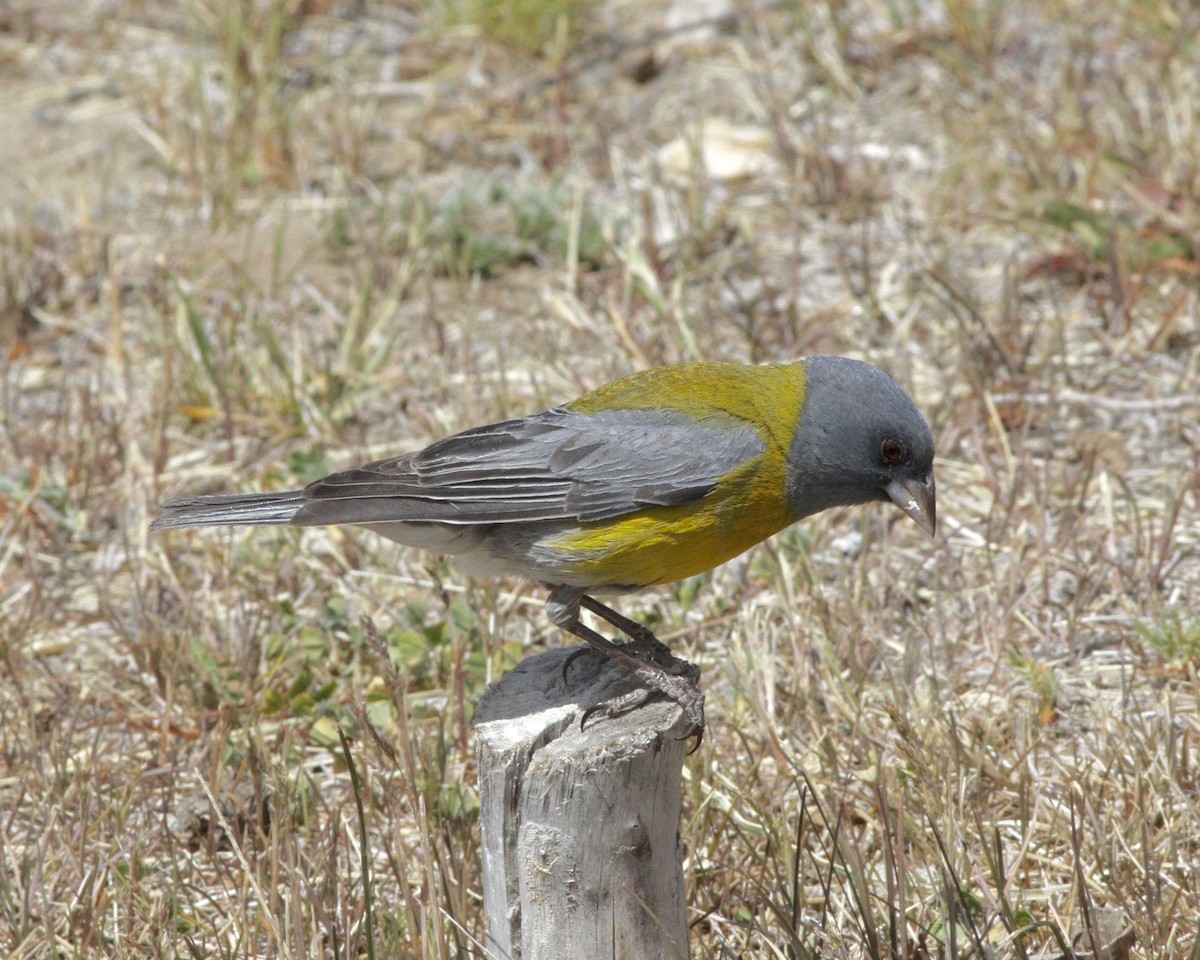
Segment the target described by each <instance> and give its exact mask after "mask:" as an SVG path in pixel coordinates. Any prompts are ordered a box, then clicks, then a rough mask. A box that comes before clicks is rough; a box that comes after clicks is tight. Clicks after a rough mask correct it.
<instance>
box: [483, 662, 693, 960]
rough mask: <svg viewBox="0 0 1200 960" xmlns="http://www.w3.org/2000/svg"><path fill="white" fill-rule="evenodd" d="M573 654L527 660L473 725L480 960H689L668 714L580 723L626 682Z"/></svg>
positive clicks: (615, 669) (609, 667)
mask: <svg viewBox="0 0 1200 960" xmlns="http://www.w3.org/2000/svg"><path fill="white" fill-rule="evenodd" d="M570 653H571V650H569V649H563V650H552V651H550V652H549V653H544V654H540V655H538V656H534V657H529V658H527V659H525V660H523V661H522V662H521V663H520V664H519V665H518V666H517V668H516V669H515V670H513V671H512V672H511V673H509V674H508V675H507V676H506V677H504V678H503V679H502V680H501V681H500V682H498V683H495V684H493V685H492V686H491V687H489V688H488V691H487V693H486V694H485V695H484V697H483V699H482V700H481V701H480V704H479V708H478V710H477V711H476V719H475V726H476V730H477V732H478V750H479V793H480V803H481V822H482V829H483V875H484V876H483V904H484V911H485V912H486V915H487V934H488V944H487V948H488V957H489V960H608V958H617V957H620V958H623V960H624V958H628V960H686V958H687V955H688V945H687V918H686V914H685V912H684V908H685V901H684V889H683V866H682V850H681V847H680V841H679V828H680V804H681V791H680V787H681V777H682V773H683V758H684V754H685V753H686V751H687V749H688V746H689V742H688V741H684V740H679V739H676V738H678V737H679V736H681V735H682V733H683V732H684V730H685V728H686V722H685V721H684V719H683V717H682V711H680V709H679V708H678V707H677V706H676V705H675V704H673V703H668V702H665V701H657V700H656V701H653V702H651V703H648V704H644V705H642V706H641V707H639V708H638V709H636V710H634V711H633V712H631V713H629V714H627V715H626V716H623V717H619V718H615V719H611V718H600V717H596V718H593V719H591V720H589V722H588V726H587V729H586V730H582V731H581V730H580V728H579V719H580V717H581V716H582V713H583V711H584V710H586V709H587V708H588V707H590V706H592V705H593V704H596V703H600V702H602V701H604V700H607V699H608V698H609V697H611V696H613V695H614V694H615V693H621V692H623V691H625V690H628V689H630V686H629V684H630V677H629V674H628V672H627V671H626V670H625V668H624V667H622V666H621V665H620V664H618V663H615V662H613V661H611V660H606V659H603V658H601V657H598V656H595V655H592V654H587V655H584V656H580V657H578V658H576V660H575V661H574V662H573V663H572V664H571V667H570V670H569V673H568V680H567V682H564V680H563V675H562V668H563V661H564V659H565V657H567V656H568V655H569V654H570Z"/></svg>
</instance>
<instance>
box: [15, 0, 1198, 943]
mask: <svg viewBox="0 0 1200 960" xmlns="http://www.w3.org/2000/svg"><path fill="white" fill-rule="evenodd" d="M1198 30H1200V11H1198V10H1197V9H1196V8H1195V6H1193V5H1187V4H1171V3H1161V2H1151V0H1125V2H1120V3H1117V2H1110V3H1087V2H1082V0H1049V2H1029V0H1017V2H1001V0H814V2H806V3H789V2H773V3H769V2H750V0H745V2H740V0H705V2H686V0H675V2H657V3H656V2H651V3H632V2H628V0H605V2H602V0H510V2H500V0H441V2H439V0H412V2H403V0H400V2H393V3H384V2H379V3H375V2H367V0H357V2H356V0H346V2H336V0H192V2H188V3H184V4H174V3H166V2H162V0H130V2H125V3H114V2H110V0H106V2H99V0H81V2H77V3H73V4H66V3H62V2H57V0H50V2H44V3H43V2H27V0H15V2H13V0H10V2H9V3H8V4H6V5H3V6H0V89H2V90H3V91H4V98H3V101H2V102H0V170H2V171H3V174H2V175H0V393H2V396H0V443H2V444H3V446H2V448H0V449H2V452H0V952H3V953H5V954H7V955H10V956H14V957H22V958H35V957H37V958H40V957H60V956H73V957H87V956H105V957H118V958H120V957H147V956H149V957H160V956H161V957H199V956H205V957H230V958H233V957H259V956H262V957H267V956H271V957H275V956H279V957H297V958H299V957H316V956H322V957H325V956H333V957H348V956H359V955H362V954H363V951H364V950H365V949H366V945H367V943H368V940H367V936H366V930H365V917H366V916H367V914H366V912H365V907H366V905H367V904H368V903H370V904H371V905H372V906H373V913H372V920H373V926H372V930H371V933H372V935H373V944H374V948H375V950H377V951H378V953H379V955H386V956H393V957H422V958H424V957H430V958H433V957H437V958H444V957H472V956H479V955H480V948H479V945H478V938H479V937H480V936H482V923H481V917H480V905H479V889H480V887H479V869H480V868H479V863H478V843H477V830H478V824H477V820H476V814H477V798H476V796H475V793H474V785H473V784H474V782H473V776H474V774H473V768H472V765H473V741H472V732H471V717H472V710H473V705H474V704H475V702H476V701H477V699H478V697H479V695H480V693H481V691H482V689H483V687H484V685H485V684H486V683H487V682H488V681H489V680H490V679H492V678H495V677H496V676H498V675H500V674H501V673H502V672H503V671H505V670H506V669H508V668H509V667H510V666H511V665H512V664H513V663H514V662H516V661H517V660H518V659H519V658H520V657H522V656H524V655H525V654H526V653H527V652H529V651H531V650H536V649H541V648H545V647H546V646H552V645H558V644H560V643H562V642H563V638H562V636H561V635H559V634H558V633H557V632H555V631H554V630H552V629H551V628H549V627H548V626H547V624H546V621H545V620H544V618H543V617H542V615H541V604H542V599H543V598H542V596H541V592H540V591H539V590H538V589H536V588H531V587H530V586H528V585H524V584H519V583H515V582H511V583H472V582H469V581H466V580H464V579H463V578H461V577H460V576H458V575H457V574H456V573H455V572H454V571H453V569H451V568H449V567H448V566H446V565H444V564H443V563H442V562H441V561H439V560H438V559H437V558H432V557H428V556H424V555H418V554H413V553H409V552H406V551H403V550H401V549H399V548H398V547H395V546H394V545H390V544H387V543H383V542H380V541H379V540H378V539H377V538H373V537H371V536H370V535H369V534H362V535H359V534H357V533H355V532H353V531H340V530H319V529H318V530H307V531H304V532H298V531H293V530H277V529H267V530H263V529H260V530H253V531H237V532H211V531H210V532H198V533H173V534H170V535H156V536H153V537H151V536H150V535H149V534H148V532H147V524H148V522H149V520H150V519H152V518H153V516H154V515H155V511H156V505H157V504H158V502H159V501H160V500H161V499H162V498H163V497H164V496H167V495H171V494H175V493H180V492H212V491H220V490H231V489H241V488H245V489H269V488H278V487H283V486H295V485H299V484H302V483H304V482H306V481H308V480H310V479H313V478H314V477H316V476H319V475H320V474H322V473H324V472H326V471H328V470H332V469H336V468H338V467H342V466H349V465H351V464H353V463H355V462H360V461H362V460H364V459H367V458H370V457H376V456H382V455H386V454H390V453H397V452H401V451H403V450H406V449H411V448H415V447H419V446H421V445H424V444H425V443H427V442H429V441H430V440H432V439H435V438H436V437H438V436H441V435H444V434H446V433H448V432H451V431H454V430H457V429H461V428H465V427H468V426H472V425H475V424H478V423H482V422H487V421H490V420H495V419H499V418H503V417H506V416H511V415H519V414H522V413H528V412H532V411H535V410H537V409H540V408H542V407H545V406H548V405H551V404H553V403H557V402H562V401H565V400H569V399H571V398H573V397H574V396H576V395H577V394H578V393H580V392H582V391H583V390H585V389H588V388H589V387H592V386H596V385H598V384H600V383H602V382H604V381H605V380H608V379H610V378H612V377H614V376H617V375H619V374H622V373H625V372H628V371H630V370H633V369H638V368H642V367H645V366H647V365H651V364H659V363H668V362H675V361H682V360H692V359H720V360H737V361H749V362H761V361H770V360H786V359H791V358H794V357H798V356H802V355H805V354H810V353H818V352H827V353H843V354H849V355H852V356H856V357H859V358H862V359H866V360H870V361H873V362H875V363H877V364H879V365H881V366H883V367H885V368H887V369H888V370H890V371H891V372H892V373H893V374H894V375H895V376H896V377H897V378H898V379H899V380H901V381H902V382H903V383H904V384H905V385H906V386H907V387H909V389H910V390H911V391H912V392H913V394H914V396H916V397H917V399H918V403H919V405H920V406H921V407H922V408H923V409H924V410H925V411H926V413H927V415H928V416H929V418H930V420H931V422H932V424H933V427H934V433H935V436H936V438H937V444H938V451H939V462H938V467H937V469H938V483H939V501H940V503H939V520H940V522H941V530H940V533H939V537H938V540H937V542H936V543H934V544H930V543H929V542H928V541H927V540H925V539H923V536H922V534H921V533H920V531H919V530H917V529H916V527H915V526H914V525H912V524H910V523H907V522H906V521H905V520H904V518H903V517H901V516H899V515H898V514H897V513H896V512H895V511H890V512H889V511H887V510H885V509H878V510H876V509H871V510H859V511H842V512H836V513H833V514H829V515H823V516H821V517H819V518H816V519H814V520H812V521H806V522H805V523H803V524H801V525H799V526H797V527H795V528H793V529H791V530H789V531H787V532H786V533H784V534H782V535H780V536H779V537H777V538H775V540H774V541H773V542H771V543H769V544H767V545H764V546H763V547H761V548H759V549H757V550H755V551H752V552H751V553H750V554H748V555H747V556H745V557H744V558H741V559H739V560H738V561H736V562H734V563H731V564H729V565H728V566H726V567H725V568H723V569H721V570H719V571H716V572H715V573H713V574H711V575H708V576H705V577H703V578H697V579H696V580H692V581H687V582H684V583H681V584H677V585H675V586H673V587H671V588H668V589H665V590H663V591H661V592H659V593H651V594H648V595H646V596H644V597H640V598H638V599H637V600H636V601H632V600H631V601H630V602H629V603H628V604H627V605H626V606H625V609H626V611H627V612H629V613H630V614H635V615H637V616H639V617H640V618H642V619H644V620H645V621H646V622H648V623H649V624H651V625H652V626H654V627H655V628H656V629H657V630H658V631H659V634H660V636H661V637H662V638H663V639H664V640H667V641H668V642H670V643H671V645H672V646H673V647H674V648H675V649H677V650H678V651H679V652H680V653H681V654H683V655H685V656H687V657H688V658H689V659H692V660H695V661H697V662H699V663H700V664H701V665H702V667H703V670H704V675H703V680H704V684H705V687H706V690H707V692H708V716H709V732H708V736H707V738H706V740H705V744H704V747H703V748H702V749H701V750H700V751H699V752H698V753H696V754H694V755H693V756H692V757H691V758H690V759H689V763H688V768H687V771H686V774H687V776H686V781H685V789H686V797H685V816H686V823H685V830H684V837H683V839H684V843H685V845H686V852H687V859H686V863H685V868H686V871H687V877H688V885H689V899H690V919H691V923H692V943H693V952H694V955H695V956H697V957H705V958H707V957H712V958H718V957H719V958H732V957H745V958H750V957H789V958H810V957H811V958H815V957H830V958H833V957H855V958H857V957H872V958H878V957H887V958H905V960H908V958H925V957H1057V956H1067V955H1070V952H1071V951H1072V950H1075V951H1076V952H1077V953H1078V955H1079V956H1089V955H1092V954H1093V953H1094V952H1095V951H1096V950H1097V949H1098V948H1100V947H1102V946H1107V947H1108V948H1110V951H1109V954H1107V955H1110V956H1113V957H1129V956H1132V957H1147V958H1148V957H1154V958H1158V957H1168V956H1169V957H1188V956H1191V957H1200V941H1198V939H1197V923H1196V918H1197V917H1198V916H1200V876H1198V870H1200V866H1198V865H1200V810H1198V804H1200V796H1198V789H1197V777H1196V769H1197V764H1198V762H1200V756H1198V747H1197V743H1198V741H1200V711H1198V708H1197V693H1198V681H1197V669H1198V665H1200V614H1198V612H1197V610H1196V606H1195V604H1196V598H1197V597H1200V547H1198V540H1200V524H1198V522H1197V519H1196V518H1197V507H1198V503H1197V500H1198V498H1200V454H1198V453H1197V450H1198V448H1200V427H1198V426H1197V418H1198V416H1200V371H1198V365H1200V360H1198V358H1200V309H1198V298H1200V290H1198V284H1197V276H1198V270H1200V267H1198V264H1197V259H1196V242H1197V238H1198V237H1200V206H1198V202H1200V146H1198V145H1200V122H1198V120H1200V118H1198V113H1197V111H1198V110H1200V106H1198V104H1200V90H1198V89H1197V87H1198V86H1200V53H1198V50H1200V48H1198V46H1197V32H1198ZM339 730H341V731H343V732H344V733H345V734H346V736H347V737H348V738H349V753H347V751H346V750H345V749H343V746H342V744H341V742H340V739H339V735H338V733H339ZM348 757H350V758H352V759H353V763H354V766H355V770H356V771H357V773H358V775H359V778H360V781H359V786H358V789H357V790H356V789H355V787H354V785H353V783H352V779H351V777H350V770H349V768H348V765H347V758H348ZM356 800H361V801H362V802H363V804H364V821H363V823H360V821H359V818H358V815H357V813H356ZM364 849H365V851H366V854H367V857H366V859H367V861H368V862H369V863H370V864H371V871H370V879H369V882H367V881H366V878H364V875H363V870H362V863H363V851H364ZM1101 921H1103V922H1104V923H1105V924H1108V926H1106V927H1105V928H1104V929H1105V931H1108V930H1110V929H1111V930H1112V931H1115V933H1111V934H1110V933H1107V932H1106V933H1104V934H1103V935H1102V934H1101V933H1100V932H1098V931H1100V928H1101V925H1102V924H1101ZM1080 931H1083V932H1082V933H1081V932H1080ZM1089 931H1090V933H1091V934H1095V937H1096V940H1097V941H1099V940H1103V939H1107V940H1108V943H1107V945H1106V944H1101V943H1099V942H1097V943H1093V942H1092V939H1091V938H1090V936H1089ZM1127 931H1129V932H1128V933H1127ZM1101 955H1104V954H1101Z"/></svg>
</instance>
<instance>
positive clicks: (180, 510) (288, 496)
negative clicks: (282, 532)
mask: <svg viewBox="0 0 1200 960" xmlns="http://www.w3.org/2000/svg"><path fill="white" fill-rule="evenodd" d="M303 494H304V491H302V490H281V491H279V492H277V493H222V494H217V495H216V496H210V497H176V498H175V499H174V500H168V501H167V502H166V503H164V504H163V507H162V509H163V513H162V516H161V517H159V518H158V519H157V520H155V521H154V522H153V523H152V524H150V529H151V530H167V529H170V528H171V527H233V526H265V525H269V524H284V523H291V522H292V518H293V517H294V516H295V515H296V512H297V511H298V510H299V509H300V507H301V506H302V504H303V502H304V499H303Z"/></svg>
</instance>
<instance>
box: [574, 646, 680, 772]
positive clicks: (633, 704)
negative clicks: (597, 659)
mask: <svg viewBox="0 0 1200 960" xmlns="http://www.w3.org/2000/svg"><path fill="white" fill-rule="evenodd" d="M651 639H653V638H651ZM635 646H637V642H636V641H631V642H630V643H626V644H623V645H622V646H621V647H619V648H618V649H620V651H621V652H622V653H624V654H630V660H632V661H633V663H632V664H631V663H630V662H629V661H628V660H626V659H625V658H624V657H622V658H621V661H622V663H624V664H625V665H626V666H627V667H629V669H630V672H631V673H633V675H634V676H635V677H636V678H637V680H638V682H639V684H640V685H639V686H638V687H635V688H634V689H633V690H630V691H629V692H628V693H623V694H621V695H620V696H616V697H611V698H610V699H608V700H605V701H603V702H602V703H597V704H595V705H594V706H591V707H589V708H588V709H587V710H585V711H584V712H583V716H581V717H580V718H579V728H580V729H581V730H582V729H583V728H584V727H586V726H587V723H588V721H589V720H591V719H592V718H593V717H596V716H600V717H621V716H624V715H625V714H627V713H630V712H632V711H634V710H636V709H637V708H638V707H640V706H641V705H642V704H644V703H646V702H647V701H649V700H651V699H652V698H653V697H654V696H655V695H662V696H665V697H666V698H667V699H668V700H673V701H674V702H675V703H677V704H679V708H680V709H681V710H682V711H683V714H684V716H685V717H686V718H687V722H688V726H687V730H685V731H684V733H683V735H682V736H681V737H680V738H679V739H680V740H690V739H691V738H692V737H695V738H696V742H695V744H693V746H692V749H691V750H689V751H688V752H689V753H694V752H695V751H696V750H697V749H699V747H700V743H701V741H703V739H704V693H703V691H702V690H701V689H700V686H699V684H698V681H699V679H700V668H699V667H697V666H696V665H695V664H694V663H689V662H688V661H687V660H683V659H681V658H680V657H676V656H675V655H674V654H672V653H671V651H670V650H668V649H667V648H666V646H665V645H664V644H662V643H659V642H658V641H657V640H655V641H654V647H653V648H651V649H649V650H647V651H645V654H646V655H645V658H644V659H643V658H642V657H641V656H637V655H636V654H634V653H633V652H632V651H631V650H630V648H631V647H635ZM638 653H642V651H641V650H639V651H638Z"/></svg>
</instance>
